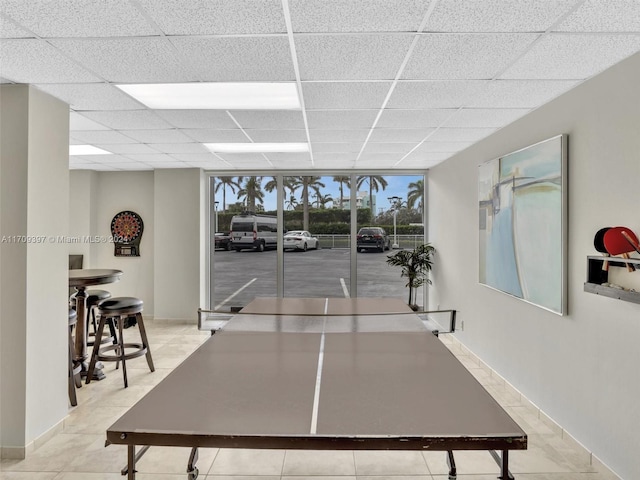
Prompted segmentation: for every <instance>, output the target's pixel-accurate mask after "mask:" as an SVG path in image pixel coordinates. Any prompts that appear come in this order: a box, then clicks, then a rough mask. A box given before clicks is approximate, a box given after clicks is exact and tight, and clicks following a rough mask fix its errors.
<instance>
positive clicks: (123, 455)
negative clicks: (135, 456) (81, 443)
mask: <svg viewBox="0 0 640 480" xmlns="http://www.w3.org/2000/svg"><path fill="white" fill-rule="evenodd" d="M90 439H93V442H91V443H90V444H89V445H88V446H87V448H86V450H85V451H84V452H82V455H76V456H75V457H74V458H73V459H72V461H71V462H69V464H68V465H67V466H66V467H65V471H66V472H76V473H80V472H87V473H118V472H120V470H121V469H122V468H123V467H124V466H125V465H126V463H127V447H126V446H125V445H109V446H108V447H105V440H106V436H105V434H104V433H103V434H102V435H93V436H91V437H89V436H87V441H89V440H90Z"/></svg>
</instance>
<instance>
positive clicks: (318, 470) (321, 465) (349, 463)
mask: <svg viewBox="0 0 640 480" xmlns="http://www.w3.org/2000/svg"><path fill="white" fill-rule="evenodd" d="M282 474H283V475H355V474H356V467H355V462H354V457H353V452H351V451H342V450H340V451H331V450H311V451H304V450H287V452H286V454H285V457H284V468H283V471H282Z"/></svg>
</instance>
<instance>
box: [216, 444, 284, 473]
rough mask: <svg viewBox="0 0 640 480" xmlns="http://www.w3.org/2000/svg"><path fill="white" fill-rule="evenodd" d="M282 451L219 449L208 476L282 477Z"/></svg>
mask: <svg viewBox="0 0 640 480" xmlns="http://www.w3.org/2000/svg"><path fill="white" fill-rule="evenodd" d="M284 456H285V451H284V450H248V449H242V448H221V449H220V450H219V452H218V455H217V456H216V458H215V460H214V461H213V466H212V467H211V469H210V470H209V475H282V467H283V464H284Z"/></svg>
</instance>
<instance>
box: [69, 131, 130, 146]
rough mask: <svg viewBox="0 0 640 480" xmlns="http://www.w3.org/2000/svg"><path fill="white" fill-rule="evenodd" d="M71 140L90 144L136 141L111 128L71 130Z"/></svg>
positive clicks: (76, 142) (75, 143) (74, 142)
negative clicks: (102, 129)
mask: <svg viewBox="0 0 640 480" xmlns="http://www.w3.org/2000/svg"><path fill="white" fill-rule="evenodd" d="M70 136H71V140H72V144H74V145H78V144H85V143H88V144H90V145H97V144H103V145H111V144H114V143H136V140H135V139H133V138H130V137H129V136H125V135H123V134H122V133H120V132H114V131H113V130H104V131H99V130H97V131H82V130H77V131H72V132H71V135H70Z"/></svg>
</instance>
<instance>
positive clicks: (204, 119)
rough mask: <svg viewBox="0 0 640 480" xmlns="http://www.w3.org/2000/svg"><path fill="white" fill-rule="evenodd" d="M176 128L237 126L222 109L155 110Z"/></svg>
mask: <svg viewBox="0 0 640 480" xmlns="http://www.w3.org/2000/svg"><path fill="white" fill-rule="evenodd" d="M155 112H156V113H157V114H158V115H159V116H160V117H162V118H164V119H165V120H166V121H167V122H169V123H170V124H171V125H173V126H174V127H177V128H222V129H224V128H237V126H236V124H235V123H233V120H231V117H229V115H227V112H226V111H224V110H156V111H155Z"/></svg>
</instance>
